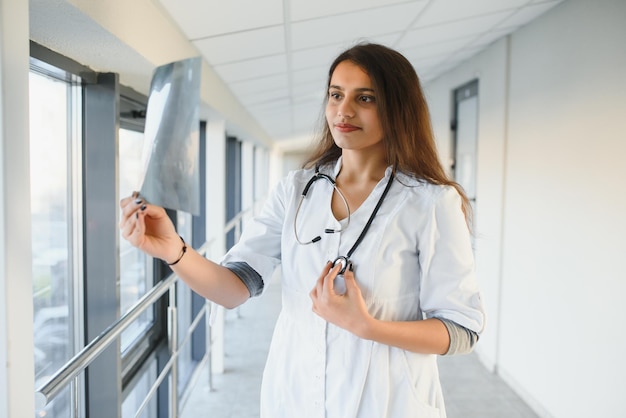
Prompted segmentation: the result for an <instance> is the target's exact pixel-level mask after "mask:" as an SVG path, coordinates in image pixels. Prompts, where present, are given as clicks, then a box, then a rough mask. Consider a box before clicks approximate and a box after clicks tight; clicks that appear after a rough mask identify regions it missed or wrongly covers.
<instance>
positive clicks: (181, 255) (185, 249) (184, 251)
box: [167, 235, 187, 266]
mask: <svg viewBox="0 0 626 418" xmlns="http://www.w3.org/2000/svg"><path fill="white" fill-rule="evenodd" d="M178 237H179V238H180V240H181V241H182V242H183V249H182V251H181V253H180V257H178V260H176V261H174V262H173V263H167V265H168V266H173V265H174V264H177V263H178V262H179V261H180V260H181V259H182V258H183V256H184V255H185V253H186V252H187V244H186V243H185V240H184V239H183V237H181V236H180V235H179V236H178Z"/></svg>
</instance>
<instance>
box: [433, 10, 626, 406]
mask: <svg viewBox="0 0 626 418" xmlns="http://www.w3.org/2000/svg"><path fill="white" fill-rule="evenodd" d="M625 22H626V2H624V1H623V0H600V1H594V2H588V1H585V0H569V1H566V2H563V3H562V4H560V5H559V6H557V7H555V8H554V9H552V10H551V11H549V12H548V13H547V14H545V15H544V16H542V17H540V18H539V19H537V20H536V21H534V22H533V23H531V24H530V25H528V26H526V27H524V28H522V29H520V30H519V31H517V32H515V33H514V34H513V35H512V36H511V37H510V43H509V42H508V41H506V40H505V41H500V42H498V43H496V44H494V45H492V46H491V47H489V49H488V50H486V51H484V52H483V53H482V54H480V55H479V56H477V57H475V58H474V59H472V60H471V61H468V62H467V63H465V64H464V65H462V66H461V67H459V68H457V69H455V70H454V71H452V72H450V73H448V74H446V75H445V76H443V77H441V78H439V79H437V80H436V81H434V82H432V83H430V84H429V85H428V86H427V91H428V96H429V100H430V103H431V110H432V112H433V121H434V125H435V129H436V133H437V135H438V137H439V139H440V141H441V142H442V144H443V143H446V142H447V141H448V140H449V138H450V134H449V129H448V124H449V118H450V102H449V99H448V100H446V97H447V98H450V92H451V91H452V90H453V89H454V88H455V87H457V86H459V85H460V84H462V83H463V82H466V81H469V80H470V79H472V78H473V77H475V76H476V75H477V76H478V78H479V83H480V84H479V102H480V116H479V124H480V128H479V136H480V138H479V151H478V152H479V157H478V158H479V161H478V167H479V169H478V199H477V225H476V227H477V233H478V237H479V239H478V244H477V254H476V260H477V271H478V274H479V277H480V280H481V285H482V286H483V289H484V294H485V299H486V302H487V308H488V311H489V312H488V314H489V317H488V324H487V327H488V328H487V331H486V333H485V335H484V338H483V339H481V341H480V343H479V344H478V348H477V352H478V353H479V355H480V357H481V359H483V361H484V362H485V364H486V365H488V366H490V367H494V366H495V369H496V370H497V371H498V373H499V374H501V375H502V376H503V377H504V378H505V379H506V380H507V381H508V382H509V383H511V385H512V386H513V387H514V388H515V389H517V390H518V391H519V393H520V394H521V395H522V396H523V397H525V398H526V400H527V401H529V403H530V404H531V406H534V407H535V409H536V410H537V412H539V413H540V415H542V416H546V417H548V416H553V417H558V418H561V417H563V418H576V417H592V416H593V417H623V416H626V400H624V397H623V393H624V383H623V381H621V380H620V377H621V376H623V375H624V373H625V372H626V359H625V358H624V353H626V335H625V334H624V332H623V331H622V328H623V327H622V323H621V322H622V321H623V320H624V319H626V304H625V303H624V300H625V296H624V295H626V269H624V266H623V262H622V260H623V258H624V256H625V254H626V185H625V182H624V180H625V179H626V164H625V163H624V158H625V157H626V133H625V132H626V80H625V78H624V76H625V75H626V48H625V47H624V41H625V40H626V24H625ZM507 62H509V63H510V67H509V66H508V63H507ZM507 79H508V81H507ZM445 150H446V147H442V151H444V155H443V157H444V158H446V155H445ZM500 244H501V245H502V247H501V250H500V249H499V246H500Z"/></svg>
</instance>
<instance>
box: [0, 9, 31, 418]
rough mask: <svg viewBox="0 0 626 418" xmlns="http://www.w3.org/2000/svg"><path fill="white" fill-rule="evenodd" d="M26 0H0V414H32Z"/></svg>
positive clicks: (6, 415)
mask: <svg viewBox="0 0 626 418" xmlns="http://www.w3.org/2000/svg"><path fill="white" fill-rule="evenodd" d="M28 55H29V44H28V1H26V0H0V91H1V92H2V95H0V237H2V239H0V266H1V268H0V417H32V416H34V415H35V409H34V403H35V402H34V393H35V382H34V375H35V370H34V369H35V366H34V355H33V298H32V293H33V287H32V272H31V264H32V263H31V262H32V254H31V226H30V185H29V179H30V173H29V171H30V164H29V158H30V156H29V148H28V144H29V141H28V60H29V58H28Z"/></svg>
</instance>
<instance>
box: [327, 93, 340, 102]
mask: <svg viewBox="0 0 626 418" xmlns="http://www.w3.org/2000/svg"><path fill="white" fill-rule="evenodd" d="M328 96H329V97H331V98H333V99H335V100H339V99H340V98H341V95H340V94H339V93H337V92H333V91H331V92H330V93H328Z"/></svg>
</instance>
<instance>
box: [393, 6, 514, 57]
mask: <svg viewBox="0 0 626 418" xmlns="http://www.w3.org/2000/svg"><path fill="white" fill-rule="evenodd" d="M509 16H511V11H504V12H498V13H492V14H488V15H483V16H478V17H473V18H470V19H463V20H457V21H454V22H449V23H443V24H440V25H434V26H426V27H423V28H419V29H414V30H410V31H408V32H407V33H406V35H405V36H404V37H403V38H402V40H401V41H400V42H399V43H398V44H397V45H396V46H397V47H399V48H412V47H417V46H420V45H428V44H433V43H437V42H442V41H448V40H451V39H457V38H461V37H467V36H469V35H475V34H478V33H482V32H484V31H485V30H486V29H491V28H493V27H495V26H497V25H498V24H500V22H502V21H503V20H505V19H506V18H507V17H509Z"/></svg>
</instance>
